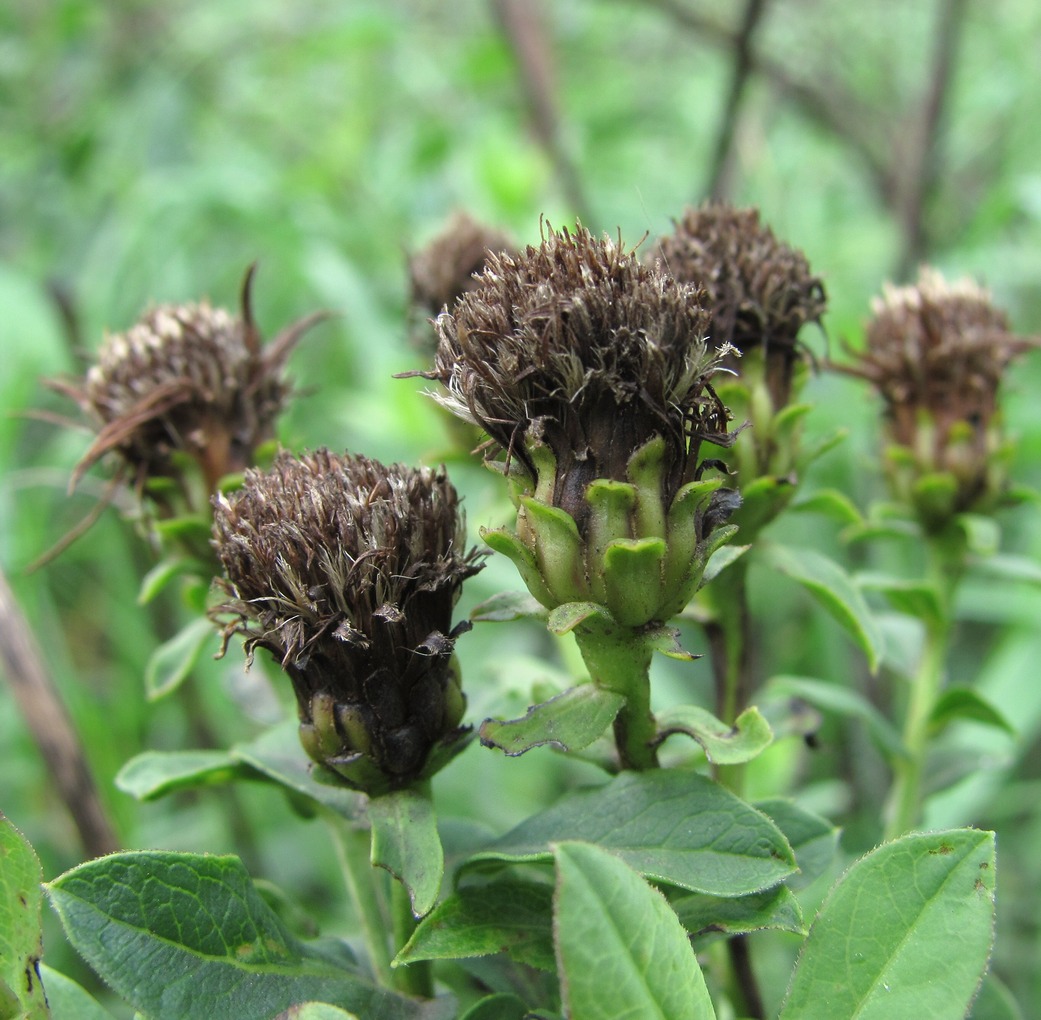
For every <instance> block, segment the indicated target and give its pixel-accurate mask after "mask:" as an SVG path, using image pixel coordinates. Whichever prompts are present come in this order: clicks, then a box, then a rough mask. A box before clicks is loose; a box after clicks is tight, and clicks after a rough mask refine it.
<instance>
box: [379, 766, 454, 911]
mask: <svg viewBox="0 0 1041 1020" xmlns="http://www.w3.org/2000/svg"><path fill="white" fill-rule="evenodd" d="M369 822H370V823H371V825H372V863H373V866H374V867H379V868H386V869H387V871H389V872H390V873H391V874H392V875H393V876H394V877H395V878H396V879H397V880H398V881H399V882H401V883H402V885H404V886H405V888H406V889H408V892H409V898H410V900H411V901H412V913H413V914H415V915H416V917H422V916H423V915H424V914H428V913H430V910H431V908H432V907H433V906H434V904H435V903H436V902H437V894H438V892H439V891H440V889H441V878H442V876H443V875H444V871H445V855H444V851H443V850H442V849H441V837H440V836H438V834H437V818H436V816H435V815H434V803H433V800H432V799H431V795H430V785H429V783H426V784H415V785H413V786H409V787H405V788H404V789H402V790H393V791H391V792H390V793H385V794H383V795H381V796H379V797H373V798H372V799H371V800H370V801H369Z"/></svg>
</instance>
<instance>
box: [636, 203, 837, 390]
mask: <svg viewBox="0 0 1041 1020" xmlns="http://www.w3.org/2000/svg"><path fill="white" fill-rule="evenodd" d="M653 254H654V256H655V257H656V258H659V259H660V260H661V261H662V262H663V264H664V268H665V269H666V271H667V272H669V273H671V274H672V275H673V276H674V277H675V278H676V279H677V280H684V281H686V282H689V283H694V284H697V285H698V286H700V287H703V288H704V289H705V290H706V291H707V292H708V302H707V303H708V307H709V308H710V309H711V311H712V322H711V325H710V327H709V334H710V336H711V337H712V340H713V341H714V342H715V343H716V344H717V345H722V344H727V343H729V344H731V345H732V346H733V347H735V348H736V349H737V350H738V351H740V352H742V353H746V354H747V353H748V352H750V351H752V350H753V349H756V348H761V349H762V350H763V352H764V355H765V357H766V360H767V362H768V365H767V369H766V371H767V378H768V380H769V384H770V392H771V396H772V397H773V402H774V407H775V408H777V409H779V408H781V407H783V406H784V405H785V404H787V403H788V394H789V392H790V388H791V377H792V369H793V366H794V364H795V362H796V361H797V360H798V358H799V356H800V348H799V347H798V345H797V338H798V335H799V331H800V330H801V329H802V327H803V326H804V325H806V323H808V322H816V323H819V322H820V318H821V316H822V315H823V314H824V311H825V308H826V303H827V302H826V298H825V294H824V285H823V284H822V282H821V280H820V277H818V276H815V275H814V274H813V273H812V272H811V271H810V266H809V263H808V262H807V261H806V256H805V255H804V254H803V253H802V252H801V251H798V250H797V249H794V248H790V247H789V246H788V245H786V244H784V243H783V242H781V241H779V240H778V239H777V238H776V237H775V236H774V233H773V231H772V230H771V229H770V228H769V227H767V226H764V225H763V224H761V223H760V222H759V211H758V210H757V209H735V208H734V207H732V206H730V205H727V204H725V203H707V204H705V205H702V206H700V207H699V208H697V209H688V210H687V211H686V213H685V214H684V216H683V219H682V220H680V221H679V222H678V223H677V224H676V228H675V230H674V231H673V233H671V234H669V235H667V236H666V237H663V238H662V239H661V240H660V241H659V243H658V246H657V249H656V250H655V251H654V253H653ZM728 367H730V368H732V369H734V370H735V371H740V369H741V365H740V363H739V362H736V361H735V360H733V359H731V360H730V361H729V362H728Z"/></svg>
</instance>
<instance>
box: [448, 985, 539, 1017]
mask: <svg viewBox="0 0 1041 1020" xmlns="http://www.w3.org/2000/svg"><path fill="white" fill-rule="evenodd" d="M531 1015H532V1014H531V1013H529V1012H528V1007H527V1005H526V1004H525V1002H524V1000H523V999H518V998H517V996H516V995H513V994H512V993H510V992H496V993H495V994H494V995H488V996H486V997H485V998H483V999H481V1001H480V1002H477V1003H474V1005H473V1006H471V1007H470V1008H469V1009H468V1010H467V1011H466V1012H465V1013H464V1014H463V1016H462V1018H461V1020H525V1017H529V1016H531Z"/></svg>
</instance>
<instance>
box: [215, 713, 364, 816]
mask: <svg viewBox="0 0 1041 1020" xmlns="http://www.w3.org/2000/svg"><path fill="white" fill-rule="evenodd" d="M298 729H299V727H298V725H297V723H296V721H295V720H293V719H287V720H286V721H285V722H282V723H279V724H278V725H277V726H273V727H272V728H271V729H269V730H267V731H266V732H264V733H262V734H261V735H260V736H259V737H257V738H256V739H255V740H251V741H249V742H248V743H245V744H236V745H235V746H234V747H232V749H231V752H230V754H231V757H232V758H233V759H234V760H235V761H239V762H242V763H243V764H245V765H248V766H250V767H251V768H253V769H255V770H256V771H257V772H258V773H260V775H261V776H263V777H265V778H267V779H268V780H269V781H271V782H274V783H277V784H278V785H280V786H284V787H285V788H286V789H287V790H289V791H290V792H292V793H293V794H294V795H297V794H302V795H303V796H304V797H306V798H307V799H308V800H310V801H313V802H315V803H316V804H320V805H322V806H323V807H327V808H331V809H332V810H333V811H335V812H336V813H337V814H339V815H342V816H343V817H344V818H348V819H353V818H357V817H358V815H359V814H360V813H361V811H362V810H363V804H364V802H365V798H364V797H363V796H362V795H361V794H360V793H357V792H355V791H354V790H349V789H347V788H346V787H345V786H343V785H342V784H340V785H336V784H333V783H323V782H319V781H318V780H317V779H316V778H315V775H316V769H315V768H314V766H313V765H312V764H311V760H310V759H309V758H308V757H307V755H306V754H305V753H304V750H303V748H302V747H301V746H300V739H299V737H298V736H297V731H298Z"/></svg>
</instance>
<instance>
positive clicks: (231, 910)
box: [46, 851, 424, 1020]
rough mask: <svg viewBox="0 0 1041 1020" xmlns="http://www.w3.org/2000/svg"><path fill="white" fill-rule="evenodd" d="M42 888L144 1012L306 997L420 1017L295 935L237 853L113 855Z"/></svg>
mask: <svg viewBox="0 0 1041 1020" xmlns="http://www.w3.org/2000/svg"><path fill="white" fill-rule="evenodd" d="M46 888H47V891H48V893H49V895H50V898H51V902H52V904H53V905H54V908H55V909H56V910H57V911H58V914H59V916H60V917H61V920H62V924H63V925H64V926H65V933H66V935H67V936H68V939H69V941H70V942H71V943H72V945H73V946H74V947H75V948H76V950H77V951H78V952H79V953H80V955H81V956H83V957H84V959H86V960H87V962H88V963H89V964H90V965H91V966H92V967H93V968H94V969H95V970H96V971H97V973H98V974H99V975H100V976H101V977H102V978H103V979H104V980H105V982H106V983H107V984H109V985H110V986H111V987H112V988H113V989H114V990H115V991H116V992H117V993H118V994H119V995H121V996H123V998H125V999H126V1000H127V1001H128V1002H130V1003H131V1004H132V1005H133V1006H134V1007H135V1008H136V1009H138V1010H139V1011H140V1012H141V1013H143V1014H145V1015H146V1016H148V1017H149V1018H150V1020H183V1018H184V1017H187V1016H206V1017H207V1018H209V1020H241V1018H242V1017H255V1018H257V1020H268V1018H272V1017H276V1016H278V1014H279V1013H281V1012H282V1011H283V1010H285V1009H288V1008H289V1007H290V1006H293V1005H297V1004H300V1003H305V1002H311V1001H318V1002H328V1003H332V1004H335V1005H338V1006H341V1007H342V1008H344V1009H347V1010H350V1011H352V1012H354V1013H357V1014H358V1015H359V1016H379V1017H381V1018H383V1017H386V1018H387V1020H408V1018H417V1017H420V1016H423V1015H424V1014H423V1012H422V1009H421V1007H420V1006H419V1005H418V1004H417V1003H415V1002H413V1001H411V1000H409V999H405V998H403V997H401V996H398V995H394V994H393V993H391V992H387V991H383V990H381V989H379V988H376V987H375V986H373V985H371V984H370V983H369V982H368V980H367V979H366V978H364V977H362V976H361V975H360V974H359V973H356V972H355V971H354V970H353V969H352V967H351V966H350V964H349V962H348V961H349V957H347V956H345V955H344V954H343V953H340V952H337V951H335V950H334V948H333V947H331V946H329V945H325V944H321V943H305V942H302V941H300V940H298V939H296V938H295V937H294V936H293V935H292V934H291V933H290V932H289V931H288V929H287V928H286V927H285V925H284V924H283V923H282V922H281V921H280V920H279V919H278V917H277V916H276V915H275V914H274V913H273V912H272V911H271V910H270V909H269V908H268V906H267V905H266V904H265V903H264V901H263V899H262V898H261V897H260V896H259V895H258V893H257V892H256V890H255V889H254V888H253V885H252V883H251V882H250V880H249V876H248V875H247V874H246V871H245V869H244V868H243V867H242V863H241V862H240V861H239V860H238V858H235V857H218V856H200V855H196V854H183V853H170V852H161V851H151V852H148V851H138V852H131V853H121V854H112V855H110V856H108V857H101V858H98V859H97V860H94V861H89V862H88V863H86V864H81V865H79V866H78V867H76V868H73V869H72V870H71V871H67V872H66V873H65V874H64V875H61V876H60V877H59V878H57V879H55V880H54V881H53V882H51V883H49V884H48V885H47V886H46Z"/></svg>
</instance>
